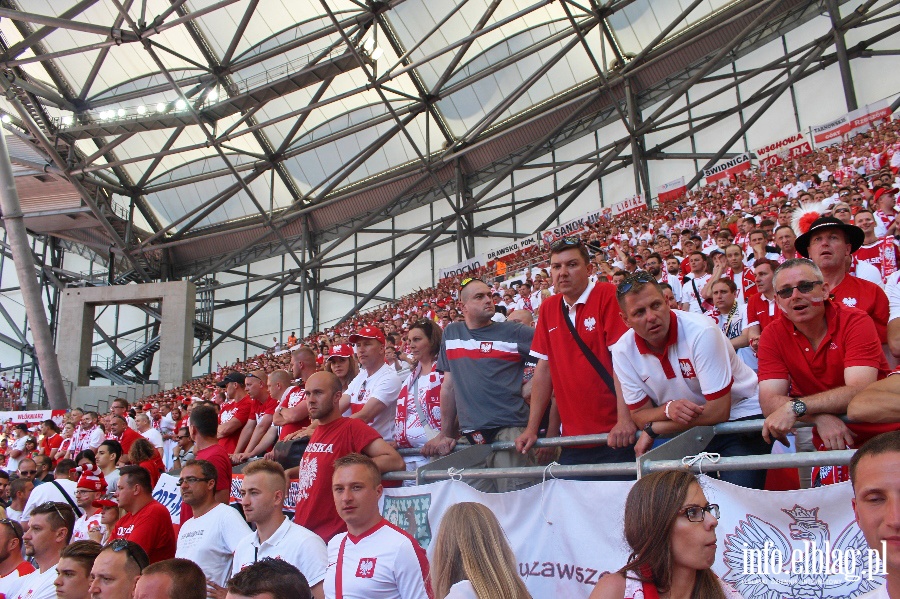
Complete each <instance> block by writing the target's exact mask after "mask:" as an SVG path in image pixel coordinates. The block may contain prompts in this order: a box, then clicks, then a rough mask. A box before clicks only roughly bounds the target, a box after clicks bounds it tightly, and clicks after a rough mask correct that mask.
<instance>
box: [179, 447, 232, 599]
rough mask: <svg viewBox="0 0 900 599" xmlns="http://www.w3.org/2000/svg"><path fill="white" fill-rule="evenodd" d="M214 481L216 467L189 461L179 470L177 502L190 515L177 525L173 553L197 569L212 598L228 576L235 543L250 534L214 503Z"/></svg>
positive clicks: (226, 509)
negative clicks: (201, 572) (191, 515)
mask: <svg viewBox="0 0 900 599" xmlns="http://www.w3.org/2000/svg"><path fill="white" fill-rule="evenodd" d="M217 478H218V474H217V473H216V467H215V466H213V465H212V464H211V463H210V462H207V461H206V460H192V461H190V462H188V463H187V465H186V466H185V467H184V468H182V469H181V474H180V478H179V479H178V487H179V489H181V498H182V501H184V503H186V504H188V505H189V506H191V509H192V510H193V513H194V515H193V517H191V518H190V519H189V520H188V521H187V522H185V523H184V524H182V525H181V529H180V530H179V531H178V544H177V546H176V550H175V557H177V558H182V559H189V560H191V561H192V562H194V563H196V564H197V565H198V566H200V569H201V570H203V573H204V574H205V575H206V580H207V584H208V585H209V593H210V594H211V595H214V596H217V595H216V593H218V592H220V591H221V589H222V588H223V587H224V585H225V583H226V582H228V579H229V578H230V576H231V558H232V556H233V555H234V550H235V549H236V548H237V544H238V542H239V541H240V540H241V539H243V538H244V537H245V536H247V534H248V533H249V532H250V527H249V526H247V523H246V522H244V519H243V518H242V517H241V515H240V514H239V513H238V511H237V510H236V509H234V508H233V507H231V506H229V505H225V504H224V503H219V502H218V501H216V497H215V495H216V480H217Z"/></svg>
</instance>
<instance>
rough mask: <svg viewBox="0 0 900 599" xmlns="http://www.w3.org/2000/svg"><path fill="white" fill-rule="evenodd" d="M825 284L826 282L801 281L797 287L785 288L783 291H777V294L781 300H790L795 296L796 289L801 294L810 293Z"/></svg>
mask: <svg viewBox="0 0 900 599" xmlns="http://www.w3.org/2000/svg"><path fill="white" fill-rule="evenodd" d="M823 282H824V281H800V282H799V283H797V285H796V286H795V287H784V288H783V289H778V290H776V291H775V293H776V294H777V295H778V297H780V298H781V299H788V298H789V297H791V296H792V295H794V289H796V290H797V291H799V292H800V293H809V292H810V291H812V290H813V289H815V288H816V285H821V284H822V283H823Z"/></svg>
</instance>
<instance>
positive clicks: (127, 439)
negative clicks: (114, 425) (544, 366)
mask: <svg viewBox="0 0 900 599" xmlns="http://www.w3.org/2000/svg"><path fill="white" fill-rule="evenodd" d="M144 438H145V437H144V436H143V435H142V434H140V433H138V432H136V431H134V430H133V429H131V428H129V427H127V426H126V427H125V432H124V433H122V438H121V439H119V445H121V446H122V452H123V453H124V454H125V455H128V452H129V451H130V450H131V444H132V443H134V442H135V441H137V440H138V439H144Z"/></svg>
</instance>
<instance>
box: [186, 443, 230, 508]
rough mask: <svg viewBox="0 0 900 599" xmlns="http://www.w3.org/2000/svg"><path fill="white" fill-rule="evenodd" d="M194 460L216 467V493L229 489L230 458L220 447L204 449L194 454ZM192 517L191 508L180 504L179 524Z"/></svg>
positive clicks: (212, 446) (213, 446) (211, 446)
mask: <svg viewBox="0 0 900 599" xmlns="http://www.w3.org/2000/svg"><path fill="white" fill-rule="evenodd" d="M194 459H195V460H206V461H207V462H209V463H210V464H212V465H213V466H215V467H216V491H222V490H223V489H230V488H231V473H232V468H231V458H229V457H228V453H227V452H226V451H225V450H224V449H223V448H222V446H221V445H218V444H216V445H210V446H209V447H207V448H206V449H201V450H200V451H198V452H196V453H194ZM193 515H194V510H192V509H191V506H189V505H188V504H186V503H184V502H182V503H181V523H182V524H184V523H185V522H187V521H188V520H190V519H191V517H192V516H193Z"/></svg>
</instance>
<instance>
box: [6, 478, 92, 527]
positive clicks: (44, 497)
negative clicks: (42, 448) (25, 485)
mask: <svg viewBox="0 0 900 599" xmlns="http://www.w3.org/2000/svg"><path fill="white" fill-rule="evenodd" d="M56 482H58V483H59V486H61V487H62V488H63V490H64V491H65V492H66V493H68V495H69V497H70V498H71V499H72V501H75V488H76V487H77V486H78V485H77V484H76V483H74V482H73V481H71V480H68V479H57V481H56ZM47 501H58V502H60V503H65V504H67V505H68V504H69V502H68V500H66V498H65V497H64V496H63V494H62V493H60V492H59V489H57V488H56V485H54V484H53V483H44V484H42V485H38V486H36V487H35V488H34V491H32V492H31V495H29V496H28V502H27V503H26V504H25V509H23V510H22V516H21V517H20V518H19V522H28V518H30V517H31V510H33V509H34V506H36V505H41V504H42V503H45V502H47ZM76 514H77V512H76Z"/></svg>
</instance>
